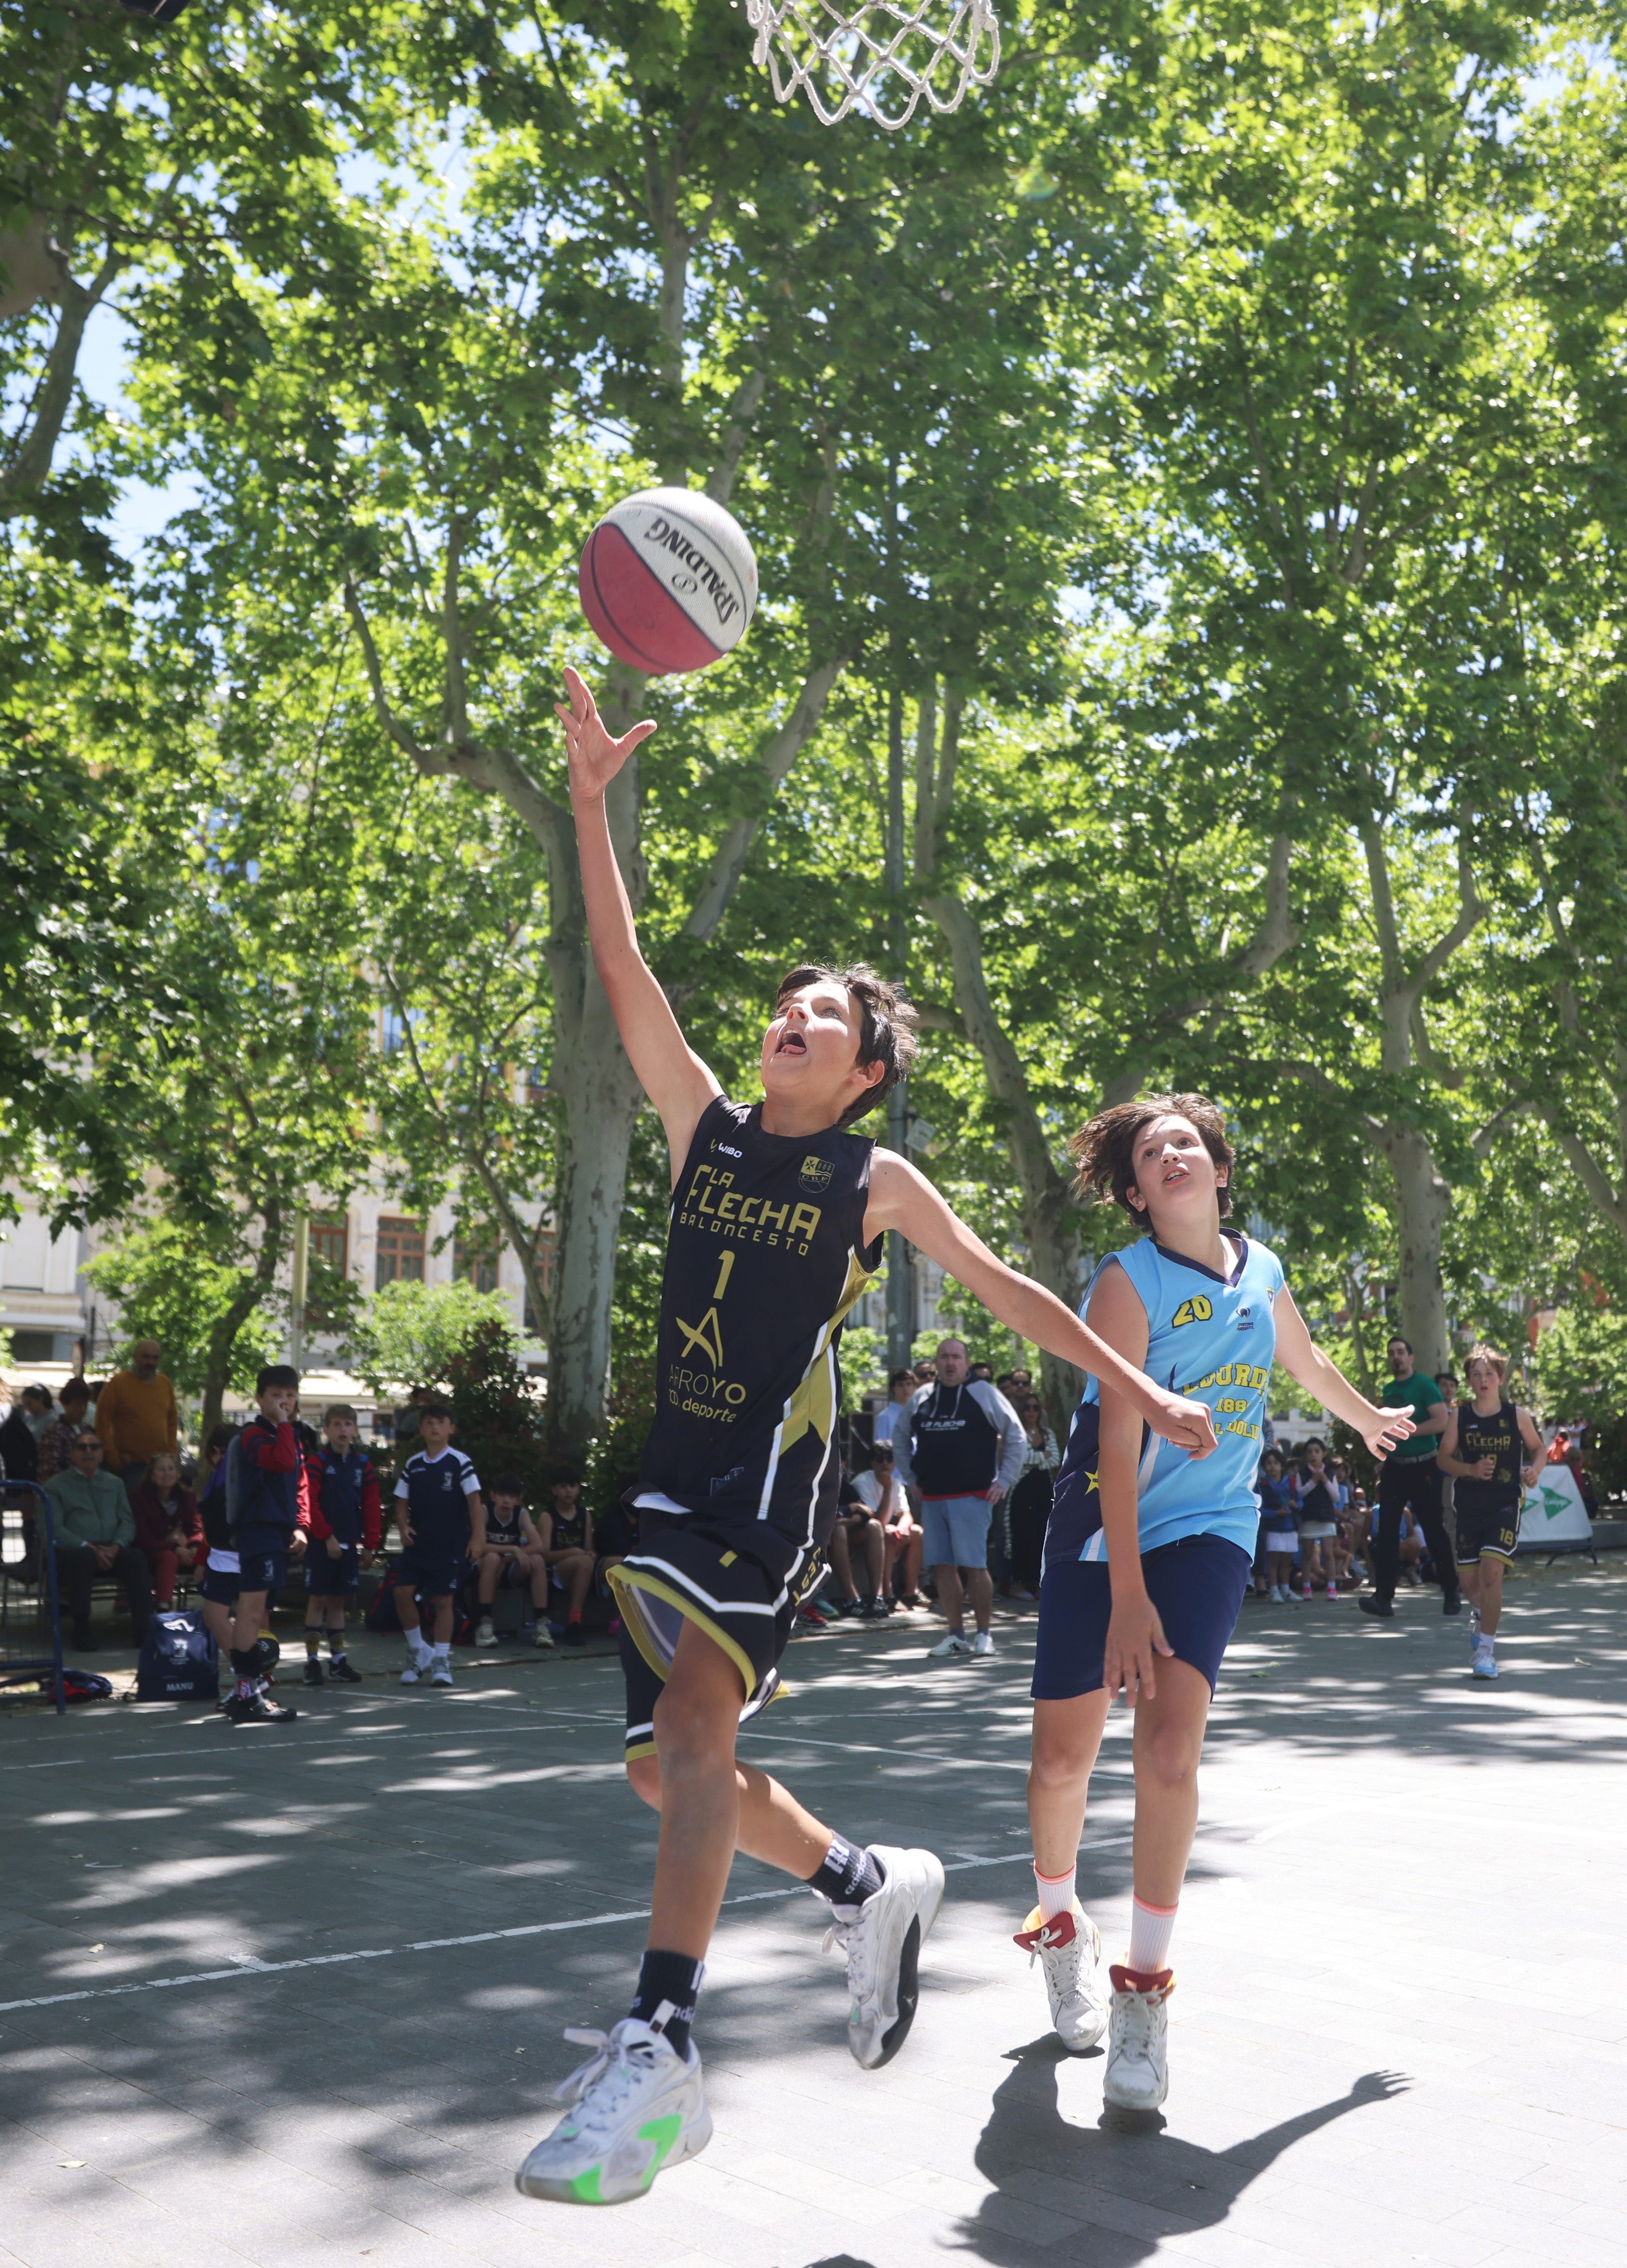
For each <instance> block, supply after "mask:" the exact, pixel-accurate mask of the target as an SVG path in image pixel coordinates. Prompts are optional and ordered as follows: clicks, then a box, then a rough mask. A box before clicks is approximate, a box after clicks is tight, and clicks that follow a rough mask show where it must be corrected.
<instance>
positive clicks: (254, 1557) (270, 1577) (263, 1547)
mask: <svg viewBox="0 0 1627 2268" xmlns="http://www.w3.org/2000/svg"><path fill="white" fill-rule="evenodd" d="M288 1536H289V1531H288V1530H287V1529H286V1528H239V1530H238V1543H237V1548H238V1565H239V1568H240V1570H241V1572H240V1574H239V1589H240V1590H243V1591H266V1592H269V1594H270V1595H271V1597H272V1598H276V1594H277V1593H278V1592H279V1591H280V1590H281V1589H282V1587H283V1584H284V1583H285V1582H286V1581H287V1580H288Z"/></svg>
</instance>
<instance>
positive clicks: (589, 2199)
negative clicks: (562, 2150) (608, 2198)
mask: <svg viewBox="0 0 1627 2268" xmlns="http://www.w3.org/2000/svg"><path fill="white" fill-rule="evenodd" d="M599 2176H600V2168H599V2167H597V2166H590V2167H589V2168H588V2169H587V2171H586V2172H585V2174H578V2176H577V2177H576V2179H575V2181H573V2182H572V2183H571V2196H572V2197H573V2198H575V2199H576V2201H577V2203H578V2205H603V2203H604V2202H605V2200H604V2199H603V2198H601V2197H600V2194H599Z"/></svg>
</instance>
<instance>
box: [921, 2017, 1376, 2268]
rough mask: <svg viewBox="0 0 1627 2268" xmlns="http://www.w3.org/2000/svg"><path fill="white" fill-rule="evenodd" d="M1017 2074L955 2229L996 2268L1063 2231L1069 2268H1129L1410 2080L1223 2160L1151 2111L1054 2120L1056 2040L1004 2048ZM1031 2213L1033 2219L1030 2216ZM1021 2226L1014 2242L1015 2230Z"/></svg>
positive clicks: (1211, 2220) (1279, 2130)
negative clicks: (1328, 2129)
mask: <svg viewBox="0 0 1627 2268" xmlns="http://www.w3.org/2000/svg"><path fill="white" fill-rule="evenodd" d="M1008 2060H1009V2061H1011V2062H1012V2063H1013V2064H1014V2065H1015V2066H1016V2069H1015V2070H1014V2071H1013V2072H1012V2074H1011V2077H1010V2078H1009V2079H1006V2080H1002V2081H1001V2083H1000V2085H999V2086H998V2088H996V2090H995V2095H994V2106H993V2115H992V2116H991V2117H990V2120H989V2123H988V2124H987V2125H986V2126H985V2127H984V2128H983V2135H982V2138H981V2139H980V2140H979V2142H978V2145H977V2153H976V2162H977V2170H978V2171H979V2173H981V2174H983V2176H985V2178H986V2179H988V2180H989V2181H991V2182H993V2183H995V2184H996V2187H995V2189H994V2191H992V2192H991V2194H990V2196H989V2197H987V2198H985V2199H984V2200H983V2205H982V2207H981V2208H980V2210H979V2212H978V2213H977V2216H976V2218H975V2220H962V2221H961V2222H960V2224H959V2227H958V2231H957V2236H958V2242H959V2244H960V2246H961V2248H962V2249H963V2250H967V2251H969V2252H975V2253H976V2254H977V2255H978V2256H979V2257H980V2258H982V2259H984V2260H987V2261H990V2262H993V2263H995V2264H997V2268H1032V2264H1033V2262H1034V2259H1035V2258H1036V2257H1037V2255H1038V2254H1039V2252H1040V2251H1041V2250H1042V2248H1044V2249H1045V2250H1047V2253H1048V2256H1049V2257H1052V2258H1055V2257H1056V2254H1055V2253H1054V2252H1051V2251H1050V2250H1049V2248H1050V2247H1051V2246H1053V2245H1054V2244H1055V2243H1056V2239H1057V2237H1058V2235H1061V2234H1062V2233H1063V2232H1062V2230H1061V2228H1060V2226H1059V2224H1060V2223H1062V2222H1064V2221H1071V2222H1073V2223H1075V2224H1077V2223H1079V2222H1081V2221H1082V2222H1084V2223H1085V2224H1086V2226H1085V2227H1084V2228H1078V2227H1077V2226H1076V2227H1075V2228H1073V2229H1072V2230H1071V2231H1070V2232H1069V2233H1068V2234H1067V2246H1066V2249H1067V2258H1068V2262H1069V2268H1132V2264H1134V2263H1135V2262H1137V2261H1141V2260H1147V2259H1151V2258H1152V2256H1153V2254H1154V2253H1156V2252H1157V2250H1158V2249H1159V2245H1160V2241H1161V2240H1162V2239H1163V2238H1164V2237H1166V2236H1183V2235H1190V2234H1191V2233H1192V2232H1193V2231H1194V2230H1196V2229H1203V2228H1214V2227H1215V2226H1216V2225H1217V2224H1218V2222H1220V2221H1223V2220H1225V2219H1226V2216H1227V2214H1228V2213H1230V2212H1231V2210H1232V2207H1233V2205H1234V2204H1235V2203H1236V2201H1237V2199H1238V2198H1240V2196H1241V2194H1242V2192H1243V2191H1245V2190H1246V2189H1247V2188H1248V2185H1249V2183H1251V2182H1252V2181H1254V2180H1255V2177H1256V2176H1258V2175H1260V2174H1263V2172H1265V2170H1266V2169H1267V2168H1268V2167H1270V2166H1271V2165H1272V2164H1274V2163H1275V2161H1277V2158H1278V2157H1280V2156H1281V2154H1282V2153H1283V2152H1284V2151H1285V2149H1287V2148H1289V2147H1291V2145H1292V2144H1293V2143H1295V2142H1299V2141H1303V2140H1304V2139H1305V2137H1306V2136H1307V2134H1314V2133H1315V2132H1316V2131H1317V2129H1318V2128H1319V2127H1322V2126H1326V2125H1329V2124H1331V2122H1332V2121H1333V2120H1334V2119H1336V2118H1343V2117H1345V2115H1346V2114H1347V2113H1348V2112H1350V2111H1352V2110H1361V2109H1362V2108H1363V2107H1364V2106H1365V2105H1366V2104H1368V2103H1372V2102H1388V2101H1389V2100H1390V2098H1391V2097H1392V2096H1393V2095H1399V2094H1402V2093H1403V2092H1404V2091H1405V2089H1406V2088H1408V2087H1409V2086H1410V2083H1411V2082H1410V2080H1407V2079H1405V2078H1403V2077H1402V2076H1401V2075H1400V2074H1399V2073H1394V2072H1381V2071H1370V2072H1366V2073H1364V2074H1363V2076H1362V2077H1361V2078H1360V2079H1358V2080H1357V2081H1356V2083H1355V2085H1354V2086H1353V2087H1352V2088H1351V2091H1350V2093H1349V2094H1348V2095H1340V2096H1339V2097H1338V2098H1337V2100H1336V2101H1335V2102H1323V2103H1319V2104H1318V2105H1317V2107H1316V2108H1315V2109H1314V2110H1303V2111H1301V2112H1300V2113H1299V2116H1298V2117H1295V2118H1285V2119H1284V2120H1283V2122H1282V2124H1280V2125H1278V2126H1271V2127H1268V2128H1267V2129H1266V2131H1265V2132H1263V2133H1262V2134H1255V2135H1253V2136H1251V2137H1250V2139H1248V2140H1247V2141H1244V2142H1239V2143H1237V2144H1235V2145H1234V2146H1233V2147H1232V2148H1231V2149H1229V2150H1205V2149H1203V2148H1201V2147H1199V2146H1198V2145H1197V2144H1196V2143H1195V2142H1185V2141H1182V2140H1180V2139H1178V2138H1177V2137H1175V2136H1174V2135H1172V2134H1169V2133H1167V2132H1165V2129H1164V2121H1163V2119H1162V2117H1160V2115H1159V2114H1158V2113H1157V2112H1156V2111H1154V2112H1151V2113H1143V2112H1127V2111H1115V2110H1103V2111H1102V2113H1101V2118H1100V2119H1099V2121H1098V2123H1097V2124H1095V2125H1094V2126H1076V2125H1074V2124H1071V2121H1069V2120H1068V2119H1066V2118H1064V2117H1063V2115H1062V2112H1061V2110H1060V2109H1059V2107H1058V2105H1057V2100H1056V2073H1057V2067H1058V2066H1059V2065H1064V2064H1066V2063H1067V2062H1068V2061H1069V2060H1070V2058H1069V2057H1068V2055H1067V2052H1066V2051H1065V2050H1064V2048H1063V2047H1062V2046H1061V2045H1060V2043H1058V2042H1057V2040H1056V2037H1055V2036H1054V2034H1049V2033H1048V2034H1047V2035H1046V2036H1045V2037H1044V2038H1043V2039H1042V2040H1036V2041H1034V2043H1032V2044H1031V2045H1029V2046H1027V2047H1022V2048H1013V2049H1012V2051H1011V2054H1010V2057H1009V2058H1008ZM1036 2209H1037V2210H1036ZM1025 2220H1027V2221H1028V2222H1029V2223H1030V2225H1031V2226H1030V2229H1029V2232H1028V2233H1027V2234H1025V2233H1023V2229H1022V2224H1023V2222H1024V2221H1025Z"/></svg>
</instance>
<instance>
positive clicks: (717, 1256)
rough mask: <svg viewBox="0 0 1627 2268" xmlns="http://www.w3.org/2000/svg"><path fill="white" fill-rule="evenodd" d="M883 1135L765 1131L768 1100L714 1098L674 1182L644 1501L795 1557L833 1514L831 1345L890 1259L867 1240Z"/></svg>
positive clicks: (836, 1383) (836, 1398)
mask: <svg viewBox="0 0 1627 2268" xmlns="http://www.w3.org/2000/svg"><path fill="white" fill-rule="evenodd" d="M874 1146H875V1145H874V1144H873V1143H872V1141H871V1140H870V1139H869V1138H868V1137H867V1136H865V1135H862V1134H849V1133H847V1132H845V1131H843V1129H841V1128H840V1127H836V1126H831V1127H827V1128H826V1129H825V1130H824V1131H823V1132H822V1133H820V1134H798V1135H779V1134H767V1133H765V1132H764V1131H763V1129H762V1105H761V1104H760V1103H754V1104H752V1105H751V1106H750V1107H749V1108H748V1107H747V1105H745V1104H743V1103H738V1102H731V1101H728V1100H727V1099H726V1097H725V1096H723V1095H718V1096H716V1097H714V1099H713V1100H712V1101H711V1102H710V1103H709V1104H708V1105H707V1107H706V1108H705V1109H704V1110H703V1112H702V1114H701V1121H700V1123H699V1125H698V1126H697V1127H696V1130H695V1138H694V1139H693V1141H692V1142H691V1143H690V1145H689V1154H688V1157H687V1158H686V1159H685V1160H684V1164H683V1171H682V1173H681V1175H680V1176H679V1178H678V1184H677V1187H676V1188H675V1189H674V1192H673V1202H672V1225H671V1227H670V1229H669V1231H668V1235H667V1243H666V1272H665V1274H664V1275H663V1277H662V1279H661V1320H660V1334H659V1340H658V1344H657V1365H658V1368H657V1379H656V1410H655V1423H654V1425H652V1427H651V1430H650V1438H649V1440H648V1442H647V1444H646V1445H645V1448H644V1461H643V1463H642V1465H641V1467H640V1469H639V1494H638V1498H637V1501H638V1502H639V1503H640V1504H644V1505H652V1506H665V1507H666V1508H668V1509H672V1510H675V1511H680V1512H687V1513H708V1514H710V1515H711V1516H713V1517H714V1518H716V1519H718V1520H720V1521H741V1520H748V1521H758V1522H762V1524H763V1528H764V1529H765V1531H770V1532H772V1533H774V1534H776V1535H778V1536H779V1538H780V1539H781V1540H782V1542H783V1543H784V1544H785V1545H786V1546H788V1547H789V1549H788V1550H787V1551H786V1552H785V1553H784V1555H783V1556H784V1557H785V1559H786V1564H787V1565H791V1563H792V1562H793V1561H794V1559H795V1557H796V1554H797V1552H798V1551H799V1550H805V1549H806V1547H807V1546H808V1545H809V1544H810V1543H822V1542H823V1541H824V1539H825V1537H826V1536H827V1535H828V1534H829V1531H830V1524H831V1521H832V1520H833V1518H834V1516H835V1511H836V1481H837V1476H838V1466H839V1462H840V1460H839V1457H838V1455H837V1450H836V1413H837V1411H838V1410H840V1408H841V1406H842V1381H841V1373H840V1372H839V1371H838V1369H837V1366H836V1351H837V1347H838V1344H839V1343H840V1340H841V1337H842V1326H843V1321H844V1320H845V1318H846V1316H847V1314H848V1313H849V1311H850V1308H851V1307H852V1306H853V1303H854V1301H855V1300H857V1299H858V1297H859V1295H860V1293H861V1292H863V1291H864V1289H865V1285H867V1284H868V1283H869V1282H870V1280H871V1278H872V1276H873V1275H874V1274H875V1271H876V1269H877V1267H878V1266H879V1264H880V1257H881V1241H880V1238H879V1237H878V1238H877V1239H876V1240H875V1241H873V1243H872V1244H871V1245H870V1246H868V1247H865V1246H864V1245H863V1243H862V1238H863V1235H864V1223H865V1206H866V1204H868V1202H869V1196H870V1156H871V1152H872V1149H873V1148H874ZM765 1540H766V1536H765ZM754 1548H755V1547H754ZM776 1556H780V1555H776Z"/></svg>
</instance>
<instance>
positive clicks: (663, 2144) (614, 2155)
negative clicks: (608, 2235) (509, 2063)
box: [514, 2012, 712, 2205]
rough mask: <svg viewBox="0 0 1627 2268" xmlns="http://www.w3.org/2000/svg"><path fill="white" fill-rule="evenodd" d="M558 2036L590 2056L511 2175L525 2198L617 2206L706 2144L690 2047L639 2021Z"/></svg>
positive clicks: (707, 2129) (561, 2090) (697, 2063)
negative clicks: (547, 2128) (555, 2119)
mask: <svg viewBox="0 0 1627 2268" xmlns="http://www.w3.org/2000/svg"><path fill="white" fill-rule="evenodd" d="M658 2013H659V2012H658ZM565 2037H566V2038H567V2039H568V2040H571V2041H573V2042H574V2043H576V2045H577V2046H578V2047H585V2048H592V2049H593V2054H592V2055H591V2056H589V2058H588V2059H587V2061H586V2062H585V2063H584V2064H579V2065H578V2066H577V2068H576V2070H575V2071H573V2072H572V2073H571V2075H570V2077H569V2078H568V2079H566V2080H563V2081H562V2082H561V2083H560V2085H559V2086H558V2087H556V2088H555V2089H554V2100H555V2102H563V2104H565V2106H566V2110H565V2115H564V2117H563V2118H562V2119H561V2120H560V2122H559V2124H558V2125H557V2126H556V2127H555V2129H554V2131H553V2132H552V2133H551V2134H550V2135H548V2137H547V2139H545V2140H543V2141H541V2142H539V2143H538V2144H537V2147H536V2148H535V2149H534V2151H533V2152H532V2153H531V2155H530V2156H529V2157H528V2158H527V2159H526V2162H525V2164H524V2165H523V2166H522V2167H521V2168H520V2169H519V2172H518V2173H517V2174H516V2175H515V2176H514V2186H515V2188H516V2189H517V2190H519V2191H520V2193H521V2194H522V2196H525V2197H534V2198H554V2199H556V2200H557V2201H558V2202H559V2203H560V2204H562V2205H621V2204H622V2203H624V2201H625V2200H626V2199H627V2198H636V2197H642V2196H643V2195H644V2191H646V2190H647V2189H648V2188H649V2186H650V2184H651V2183H652V2181H653V2180H654V2179H655V2177H656V2176H657V2175H658V2174H659V2173H660V2172H662V2171H663V2170H664V2169H666V2167H668V2166H680V2165H681V2164H682V2163H683V2161H684V2160H685V2159H686V2158H693V2157H695V2156H696V2154H698V2153H699V2152H700V2151H702V2150H703V2149H704V2148H705V2147H706V2145H707V2144H708V2143H709V2142H710V2140H711V2131H712V2124H711V2113H710V2111H709V2110H707V2108H706V2095H705V2091H704V2089H703V2087H702V2085H701V2058H700V2056H699V2054H698V2052H697V2051H696V2045H695V2043H694V2041H693V2040H691V2041H690V2043H689V2052H688V2057H687V2058H685V2057H683V2056H681V2055H679V2053H678V2052H677V2051H676V2050H675V2049H674V2047H673V2046H672V2045H671V2044H670V2043H668V2042H667V2041H666V2039H665V2038H663V2036H662V2035H661V2034H660V2033H659V2032H658V2031H654V2030H652V2029H651V2027H650V2026H649V2025H648V2024H646V2023H644V2022H643V2021H641V2020H640V2019H639V2018H638V2017H637V2016H623V2017H622V2021H621V2022H620V2023H619V2024H617V2025H616V2027H615V2029H614V2031H610V2032H597V2031H585V2030H583V2031H578V2029H575V2027H572V2028H571V2029H570V2030H569V2031H567V2032H566V2034H565Z"/></svg>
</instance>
